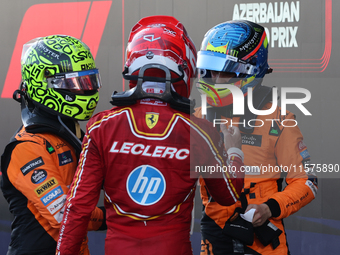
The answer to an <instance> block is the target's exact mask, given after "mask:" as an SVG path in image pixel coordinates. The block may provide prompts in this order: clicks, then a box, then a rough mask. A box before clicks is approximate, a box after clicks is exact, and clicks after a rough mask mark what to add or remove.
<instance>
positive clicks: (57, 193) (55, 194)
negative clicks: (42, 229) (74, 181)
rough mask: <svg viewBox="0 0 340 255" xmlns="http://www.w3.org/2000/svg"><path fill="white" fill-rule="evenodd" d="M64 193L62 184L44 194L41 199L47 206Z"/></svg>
mask: <svg viewBox="0 0 340 255" xmlns="http://www.w3.org/2000/svg"><path fill="white" fill-rule="evenodd" d="M62 194H64V191H63V190H62V188H61V186H58V187H56V188H55V189H53V190H51V191H50V192H48V193H47V194H46V195H45V196H43V197H42V198H41V199H40V200H41V202H42V203H43V204H44V205H45V206H46V205H48V204H49V203H51V202H52V201H54V200H55V199H56V198H58V197H59V196H61V195H62Z"/></svg>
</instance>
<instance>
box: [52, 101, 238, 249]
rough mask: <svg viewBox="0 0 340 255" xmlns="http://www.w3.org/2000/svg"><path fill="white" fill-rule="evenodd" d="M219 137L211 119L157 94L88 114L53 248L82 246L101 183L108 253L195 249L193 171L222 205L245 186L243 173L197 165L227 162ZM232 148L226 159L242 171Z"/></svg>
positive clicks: (76, 247)
mask: <svg viewBox="0 0 340 255" xmlns="http://www.w3.org/2000/svg"><path fill="white" fill-rule="evenodd" d="M211 132H212V133H211ZM220 139H221V138H220V135H219V134H218V132H216V130H214V128H212V126H211V123H209V122H208V121H206V120H201V119H197V118H195V117H193V116H192V115H189V114H186V113H183V112H180V111H178V110H175V109H173V108H170V106H169V105H168V104H167V103H165V102H162V101H159V100H154V99H143V100H139V101H137V103H136V104H134V105H131V106H127V107H114V108H112V109H111V110H107V111H104V112H101V113H99V114H96V115H95V116H93V117H92V118H91V119H90V121H89V122H88V123H87V131H86V134H85V138H84V141H83V150H82V153H81V156H80V161H79V165H78V170H77V173H76V175H75V178H74V180H73V183H72V186H71V189H70V192H69V193H68V196H67V202H66V203H67V205H66V210H65V215H64V220H63V223H62V230H61V232H60V235H59V241H58V245H57V249H58V251H59V253H57V254H61V255H66V254H75V253H76V251H77V250H78V249H79V246H80V243H81V239H82V236H83V235H84V233H85V232H86V225H87V221H88V219H89V217H90V212H91V210H92V209H93V208H94V207H95V205H96V203H97V201H98V198H99V191H100V188H101V187H102V185H103V186H104V190H105V207H106V223H107V227H108V230H107V235H106V241H105V254H121V255H124V254H135V255H141V254H148V255H152V254H192V250H191V244H190V239H189V232H190V222H191V211H192V208H193V197H194V194H195V188H196V183H197V180H198V176H199V175H200V174H202V175H203V176H204V178H205V180H206V184H207V188H208V189H209V192H210V194H211V195H212V196H213V197H214V198H215V199H216V201H219V202H220V203H222V204H224V205H230V204H233V203H235V202H236V200H237V199H236V198H237V197H238V196H239V194H238V193H239V192H240V191H241V189H242V187H243V179H242V177H243V174H242V173H237V175H236V177H238V178H232V177H230V178H228V175H229V174H228V172H227V173H221V172H220V173H216V172H215V173H214V174H207V173H202V172H203V171H202V172H199V171H198V170H197V168H196V167H197V166H198V167H199V169H201V168H200V166H202V167H203V166H207V165H209V166H216V165H218V166H222V165H223V164H224V162H226V160H227V157H226V156H227V155H226V154H225V153H223V142H221V140H220ZM231 149H235V154H234V153H232V155H229V160H230V165H231V166H233V167H234V168H236V169H239V168H240V166H242V165H243V163H242V160H241V154H242V152H241V150H239V149H236V148H231ZM231 151H232V150H231ZM228 152H230V151H228ZM195 171H196V172H195ZM223 176H224V177H223ZM215 177H218V178H215ZM235 199H236V200H235Z"/></svg>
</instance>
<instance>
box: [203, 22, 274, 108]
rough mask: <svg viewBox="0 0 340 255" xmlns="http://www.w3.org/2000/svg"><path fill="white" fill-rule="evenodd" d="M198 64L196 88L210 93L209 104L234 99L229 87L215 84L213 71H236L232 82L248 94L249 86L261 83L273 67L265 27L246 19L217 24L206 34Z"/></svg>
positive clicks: (208, 95) (228, 102) (228, 103)
mask: <svg viewBox="0 0 340 255" xmlns="http://www.w3.org/2000/svg"><path fill="white" fill-rule="evenodd" d="M197 68H198V69H199V72H198V76H199V80H198V82H197V88H198V90H199V91H200V92H201V93H204V94H206V95H207V102H208V104H209V105H212V106H217V107H220V106H226V105H230V104H231V103H232V94H231V92H230V90H229V89H224V88H215V84H214V83H213V82H212V79H211V71H222V72H229V73H235V74H236V75H235V78H233V79H231V80H230V81H229V84H232V85H235V86H237V87H239V88H240V89H241V90H242V92H243V94H244V95H245V96H246V94H247V89H248V88H249V87H251V88H253V90H254V89H256V88H257V87H258V86H260V85H261V83H262V78H263V77H264V76H265V74H266V73H268V72H270V70H271V69H270V68H269V66H268V40H267V36H266V32H265V29H264V27H262V26H260V25H258V24H255V23H253V22H250V21H245V20H233V21H228V22H224V23H221V24H218V25H216V26H214V27H213V28H211V29H210V30H209V31H208V32H207V33H206V34H205V36H204V39H203V41H202V44H201V49H200V51H199V52H198V54H197Z"/></svg>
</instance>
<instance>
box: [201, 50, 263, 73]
mask: <svg viewBox="0 0 340 255" xmlns="http://www.w3.org/2000/svg"><path fill="white" fill-rule="evenodd" d="M242 62H243V63H242ZM197 68H199V69H207V70H213V71H222V72H229V73H236V74H237V75H239V74H248V75H254V74H256V73H257V69H258V68H257V67H256V66H255V65H251V64H249V63H246V62H244V61H242V60H241V59H239V58H237V57H233V56H230V55H226V54H223V53H219V52H212V51H199V52H198V53H197Z"/></svg>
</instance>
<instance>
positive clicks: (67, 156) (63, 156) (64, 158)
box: [58, 150, 73, 166]
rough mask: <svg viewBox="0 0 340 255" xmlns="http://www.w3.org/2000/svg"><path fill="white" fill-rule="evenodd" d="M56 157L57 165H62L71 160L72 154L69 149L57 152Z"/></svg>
mask: <svg viewBox="0 0 340 255" xmlns="http://www.w3.org/2000/svg"><path fill="white" fill-rule="evenodd" d="M58 158H59V166H64V165H67V164H69V163H72V162H73V158H72V154H71V151H70V150H68V151H65V152H63V153H60V154H58Z"/></svg>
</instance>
